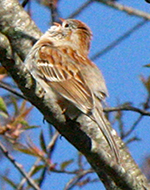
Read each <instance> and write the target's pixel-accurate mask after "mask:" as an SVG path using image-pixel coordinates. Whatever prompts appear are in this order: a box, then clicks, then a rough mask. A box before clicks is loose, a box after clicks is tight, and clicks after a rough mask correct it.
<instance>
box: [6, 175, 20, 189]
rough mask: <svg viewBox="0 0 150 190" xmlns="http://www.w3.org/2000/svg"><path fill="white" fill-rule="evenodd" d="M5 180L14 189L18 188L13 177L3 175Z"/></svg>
mask: <svg viewBox="0 0 150 190" xmlns="http://www.w3.org/2000/svg"><path fill="white" fill-rule="evenodd" d="M3 180H4V181H6V182H7V183H8V184H9V185H10V186H11V187H13V188H14V189H16V188H17V184H15V183H14V182H13V181H12V180H11V179H9V178H7V177H5V176H3Z"/></svg>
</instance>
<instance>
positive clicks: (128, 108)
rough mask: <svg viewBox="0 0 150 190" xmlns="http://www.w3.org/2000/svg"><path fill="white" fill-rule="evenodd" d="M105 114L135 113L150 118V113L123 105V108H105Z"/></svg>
mask: <svg viewBox="0 0 150 190" xmlns="http://www.w3.org/2000/svg"><path fill="white" fill-rule="evenodd" d="M104 111H105V112H114V111H134V112H137V113H140V114H141V115H142V116H143V115H144V116H150V112H148V111H145V110H142V109H139V108H136V107H133V106H129V105H123V106H118V107H109V108H104Z"/></svg>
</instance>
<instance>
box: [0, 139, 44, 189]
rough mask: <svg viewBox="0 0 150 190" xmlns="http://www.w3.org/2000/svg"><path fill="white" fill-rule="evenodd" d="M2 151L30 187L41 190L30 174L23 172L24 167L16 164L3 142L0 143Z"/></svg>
mask: <svg viewBox="0 0 150 190" xmlns="http://www.w3.org/2000/svg"><path fill="white" fill-rule="evenodd" d="M0 150H1V151H2V152H3V154H4V155H5V156H6V157H7V158H8V159H9V161H10V162H12V164H13V165H14V166H15V167H16V168H17V170H18V171H19V172H20V173H21V174H22V175H23V176H24V177H25V179H26V180H27V182H28V183H29V184H30V186H31V187H32V188H33V189H35V190H40V188H39V187H38V186H37V184H36V183H35V182H34V181H33V180H32V178H30V177H29V176H28V174H27V173H26V172H25V171H24V170H23V168H22V166H21V165H20V164H19V163H18V162H16V160H15V159H14V158H13V157H12V156H11V155H10V154H9V152H8V151H7V149H6V148H5V147H4V145H3V144H2V143H1V142H0Z"/></svg>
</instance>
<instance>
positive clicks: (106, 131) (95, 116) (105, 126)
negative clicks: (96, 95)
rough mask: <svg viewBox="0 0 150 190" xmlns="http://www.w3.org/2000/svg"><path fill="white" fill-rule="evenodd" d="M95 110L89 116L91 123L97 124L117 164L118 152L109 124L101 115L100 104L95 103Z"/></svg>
mask: <svg viewBox="0 0 150 190" xmlns="http://www.w3.org/2000/svg"><path fill="white" fill-rule="evenodd" d="M96 103H97V104H98V105H97V104H96V105H95V109H94V110H93V113H92V115H91V116H90V117H91V119H92V120H93V121H95V122H96V123H97V124H98V127H99V129H100V130H101V132H102V134H103V135H104V137H105V139H106V141H107V142H108V144H109V146H110V148H111V150H112V151H113V153H114V156H115V159H116V161H117V162H118V163H119V150H118V146H117V144H116V142H115V140H114V138H113V136H112V134H111V132H110V128H109V122H108V121H107V119H106V118H105V115H104V113H103V108H102V105H101V102H98V101H97V102H96Z"/></svg>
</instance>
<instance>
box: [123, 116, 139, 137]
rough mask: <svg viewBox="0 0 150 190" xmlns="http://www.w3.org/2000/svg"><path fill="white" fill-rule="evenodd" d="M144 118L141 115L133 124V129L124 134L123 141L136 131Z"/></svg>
mask: <svg viewBox="0 0 150 190" xmlns="http://www.w3.org/2000/svg"><path fill="white" fill-rule="evenodd" d="M142 118H143V116H142V115H140V116H139V117H138V119H137V120H136V121H135V122H134V124H133V125H132V127H131V128H130V130H129V131H127V132H126V133H125V134H124V136H123V139H124V138H126V137H127V136H129V135H130V134H131V133H132V132H133V131H134V129H135V128H136V126H137V125H138V124H139V123H140V121H141V120H142Z"/></svg>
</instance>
